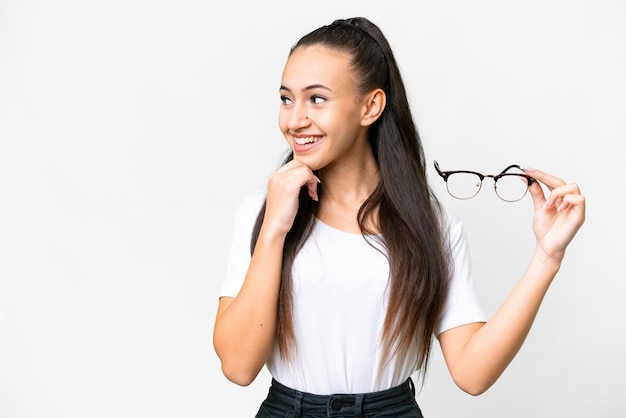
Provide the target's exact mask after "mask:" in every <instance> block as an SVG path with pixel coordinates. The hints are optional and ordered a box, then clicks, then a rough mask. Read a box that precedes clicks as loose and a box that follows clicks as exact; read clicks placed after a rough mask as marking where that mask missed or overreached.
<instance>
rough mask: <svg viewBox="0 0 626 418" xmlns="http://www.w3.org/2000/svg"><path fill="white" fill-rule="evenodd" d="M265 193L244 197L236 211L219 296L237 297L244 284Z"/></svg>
mask: <svg viewBox="0 0 626 418" xmlns="http://www.w3.org/2000/svg"><path fill="white" fill-rule="evenodd" d="M265 195H266V193H265V191H258V192H255V193H252V194H250V195H248V196H246V197H244V199H243V200H242V201H241V202H240V203H239V206H238V207H237V209H236V211H235V214H234V217H233V227H232V232H231V240H230V251H229V254H228V261H227V266H226V278H225V280H224V282H223V283H222V286H221V288H220V292H219V297H222V296H229V297H235V296H237V294H238V293H239V289H241V286H242V285H243V281H244V279H245V278H246V273H247V272H248V266H249V265H250V259H251V254H250V239H251V237H252V230H253V228H254V224H255V222H256V219H257V216H258V214H259V211H260V210H261V207H262V206H263V203H264V202H265Z"/></svg>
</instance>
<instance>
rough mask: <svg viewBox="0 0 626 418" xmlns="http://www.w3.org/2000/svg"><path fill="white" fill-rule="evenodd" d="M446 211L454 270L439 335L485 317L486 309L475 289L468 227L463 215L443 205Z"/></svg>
mask: <svg viewBox="0 0 626 418" xmlns="http://www.w3.org/2000/svg"><path fill="white" fill-rule="evenodd" d="M443 213H444V215H445V221H446V223H445V224H447V232H448V239H449V245H450V249H451V252H452V257H451V258H452V263H453V265H452V269H453V270H452V278H451V281H450V285H449V288H448V296H447V298H446V301H445V303H444V307H443V314H442V316H441V320H440V321H439V325H438V326H437V327H436V329H435V334H436V335H439V334H440V333H442V332H444V331H447V330H449V329H452V328H456V327H459V326H461V325H466V324H470V323H474V322H485V321H486V316H485V313H484V311H483V309H482V308H481V306H480V304H479V301H478V298H477V296H476V292H475V289H474V280H473V277H472V266H471V259H470V252H469V246H468V242H467V237H466V234H465V229H464V227H463V224H462V222H461V221H460V219H459V218H458V217H457V216H456V215H455V214H454V213H453V212H451V211H450V210H448V209H445V208H444V211H443Z"/></svg>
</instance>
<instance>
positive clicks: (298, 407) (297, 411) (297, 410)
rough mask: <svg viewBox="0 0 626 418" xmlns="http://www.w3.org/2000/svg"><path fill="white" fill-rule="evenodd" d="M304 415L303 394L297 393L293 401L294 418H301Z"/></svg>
mask: <svg viewBox="0 0 626 418" xmlns="http://www.w3.org/2000/svg"><path fill="white" fill-rule="evenodd" d="M300 415H302V392H300V391H296V396H295V397H294V400H293V416H294V418H300Z"/></svg>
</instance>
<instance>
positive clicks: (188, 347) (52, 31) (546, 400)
mask: <svg viewBox="0 0 626 418" xmlns="http://www.w3.org/2000/svg"><path fill="white" fill-rule="evenodd" d="M356 15H363V16H366V17H369V18H370V19H372V20H373V21H374V22H375V23H377V24H379V26H380V27H381V28H382V30H383V31H384V33H385V34H386V35H387V36H388V38H389V41H390V42H391V44H392V47H393V48H394V51H395V53H396V57H397V59H398V61H399V63H400V66H401V69H402V71H403V74H404V77H405V81H406V84H407V88H408V91H409V94H410V100H411V104H412V107H413V110H414V114H415V119H416V121H417V123H418V128H419V130H420V132H421V135H422V138H423V141H424V145H425V147H426V151H427V158H428V162H429V167H428V168H429V175H430V176H431V180H432V182H433V185H434V187H435V189H436V190H437V191H438V192H439V193H440V196H441V198H442V200H443V201H444V202H445V203H447V204H449V205H450V206H451V207H452V208H453V209H454V210H455V211H456V212H457V213H458V215H459V216H460V217H461V218H462V219H463V220H464V221H465V223H466V225H467V232H468V236H469V239H470V243H471V246H472V258H473V262H474V269H475V273H476V287H477V291H478V294H479V297H480V299H481V302H482V303H483V305H484V307H485V310H486V311H487V312H488V313H492V312H493V311H494V310H495V309H496V308H497V306H498V305H499V304H500V303H501V302H502V301H503V299H504V298H505V296H506V294H507V293H508V291H509V290H510V289H511V288H512V286H513V285H514V283H515V281H516V280H517V278H518V277H519V276H520V275H521V273H522V271H523V269H524V266H525V264H526V262H527V261H528V260H529V257H530V254H531V253H532V248H533V236H532V233H531V229H530V219H531V216H532V213H531V212H532V211H531V204H530V199H529V198H526V199H525V200H524V201H522V202H519V203H515V204H505V203H503V202H500V201H499V200H498V199H497V198H496V196H495V194H494V193H493V191H492V189H491V187H490V184H486V187H484V189H483V190H482V191H481V193H480V195H479V196H478V197H476V198H475V199H473V200H471V201H466V202H460V201H453V199H452V198H450V197H449V196H448V195H447V194H446V193H445V190H443V189H442V187H441V186H442V184H441V181H440V179H439V178H437V177H436V175H435V173H434V170H433V169H432V161H433V160H435V159H437V160H439V162H440V164H441V165H442V167H444V168H448V169H454V168H459V169H461V168H466V169H474V170H477V171H483V172H488V173H495V172H497V171H498V170H500V169H502V168H504V166H506V165H508V164H510V163H518V164H522V165H527V166H534V167H537V168H540V169H543V170H546V171H549V172H552V173H554V174H556V175H558V176H561V177H563V178H564V179H566V180H568V181H576V182H578V183H579V184H580V186H581V188H582V191H583V192H584V194H585V195H586V196H587V199H588V217H587V222H586V223H585V225H584V226H583V228H582V229H581V231H580V232H579V235H578V236H577V237H576V239H575V241H574V242H573V243H572V245H571V247H570V250H569V253H568V255H567V257H566V260H565V262H564V265H563V268H562V270H561V272H560V273H559V275H558V277H557V279H556V281H555V282H554V284H553V286H552V288H551V289H550V291H549V293H548V295H547V297H546V300H545V302H544V305H543V306H542V309H541V311H540V313H539V315H538V318H537V321H536V323H535V326H534V327H533V329H532V331H531V333H530V336H529V337H528V340H527V342H526V344H525V345H524V347H523V348H522V350H521V352H520V353H519V355H518V356H517V357H516V359H515V360H514V362H513V363H512V364H511V366H510V367H509V368H508V369H507V371H506V372H505V374H504V375H503V376H502V378H501V379H500V380H499V381H498V382H497V383H496V384H495V386H494V387H492V388H491V389H490V391H488V392H487V393H486V394H484V395H482V396H480V397H471V396H469V395H466V394H464V393H463V392H461V391H460V390H459V389H457V388H456V387H455V386H454V384H453V383H452V381H451V379H450V377H449V374H448V372H447V371H446V369H445V366H444V365H443V363H442V359H441V356H440V352H439V347H438V345H435V347H434V357H433V361H432V367H431V368H430V369H429V374H428V377H427V381H426V383H425V386H424V388H423V390H422V392H421V393H419V395H418V402H419V403H420V405H421V406H422V409H423V411H424V413H425V415H426V416H427V417H429V418H437V417H441V418H449V417H457V416H459V417H460V416H463V417H494V418H495V417H498V418H501V417H507V418H515V417H526V416H529V415H531V416H534V417H566V416H567V417H589V416H593V417H618V416H623V413H624V408H626V401H625V400H624V396H623V394H624V389H625V386H624V376H625V375H626V361H625V360H624V352H626V335H625V330H626V326H625V325H626V324H625V322H626V308H625V306H626V304H625V303H624V300H623V298H624V294H625V291H626V280H625V279H626V274H625V273H624V268H623V264H624V263H623V260H624V253H625V251H624V250H626V248H625V246H624V234H625V233H626V228H625V222H624V215H623V214H624V210H625V209H624V207H625V206H626V205H625V203H626V202H625V199H624V184H625V179H626V167H625V166H624V162H625V161H626V160H625V159H624V156H623V150H624V140H625V139H626V82H625V79H626V78H625V75H626V3H624V2H622V1H619V0H614V1H610V0H593V1H592V0H589V1H565V0H563V1H554V0H547V1H525V2H521V1H519V2H513V1H495V0H494V1H474V2H466V1H461V0H458V1H437V2H435V1H430V2H426V1H395V2H391V1H390V2H381V1H364V0H351V1H343V2H339V1H315V2H296V1H265V2H254V1H252V0H247V1H232V2H223V3H220V2H208V1H194V0H179V1H148V0H123V1H122V0H111V1H94V0H87V1H79V0H57V1H17V0H0V141H1V142H0V416H1V417H3V418H18V417H29V418H31V417H33V418H35V417H36V418H41V417H46V418H47V417H50V418H52V417H68V418H69V417H71V418H74V417H81V418H83V417H90V418H91V417H93V418H96V417H112V416H115V417H133V418H136V417H137V418H138V417H155V418H157V417H159V418H160V417H186V418H191V417H220V418H221V417H235V418H240V417H251V416H253V415H254V413H255V412H256V409H257V407H258V404H259V403H260V401H261V400H262V398H263V397H264V396H265V393H266V391H267V387H268V384H269V376H268V374H267V372H266V371H263V372H262V373H261V374H260V375H259V377H258V379H257V380H256V381H255V382H254V383H253V384H252V385H251V386H249V387H246V388H241V387H238V386H236V385H234V384H232V383H230V382H228V381H227V380H226V379H225V378H224V377H223V375H222V374H221V371H220V366H219V362H218V359H217V356H216V355H215V353H214V351H213V347H212V341H211V338H212V329H213V320H214V315H215V311H216V307H217V296H216V294H217V291H218V288H219V285H220V283H221V281H222V279H223V276H224V272H225V267H226V265H225V264H226V262H225V258H226V256H227V251H226V249H227V247H228V242H229V239H230V227H231V220H232V212H233V210H234V208H235V207H236V205H237V204H238V202H239V200H240V199H241V198H242V197H243V196H244V195H245V194H247V193H249V192H251V191H253V190H256V189H258V188H260V187H263V186H264V184H265V180H266V177H267V175H268V174H269V173H270V172H271V171H272V170H273V169H275V167H276V166H277V164H278V162H279V159H280V158H281V156H282V152H283V151H284V149H285V144H284V142H283V139H282V137H281V135H280V133H279V131H278V128H277V115H278V105H279V100H278V86H279V81H280V75H281V71H282V67H283V65H284V62H285V59H286V56H287V52H288V50H289V47H290V46H291V45H292V43H294V42H295V41H296V40H297V38H299V37H300V36H302V35H304V34H305V33H307V32H309V31H310V30H312V29H314V28H316V27H318V26H320V25H323V24H327V23H330V22H331V21H332V20H334V19H335V18H344V17H351V16H356Z"/></svg>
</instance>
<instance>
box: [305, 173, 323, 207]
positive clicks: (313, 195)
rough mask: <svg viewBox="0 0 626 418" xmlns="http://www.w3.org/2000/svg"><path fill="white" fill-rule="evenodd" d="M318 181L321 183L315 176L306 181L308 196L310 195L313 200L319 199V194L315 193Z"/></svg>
mask: <svg viewBox="0 0 626 418" xmlns="http://www.w3.org/2000/svg"><path fill="white" fill-rule="evenodd" d="M320 183H321V180H320V179H319V178H317V177H316V176H313V179H311V180H309V181H308V182H307V183H306V187H307V191H308V193H309V196H311V199H313V200H315V201H316V202H317V201H319V200H320V198H319V195H318V194H317V185H318V184H320Z"/></svg>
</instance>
